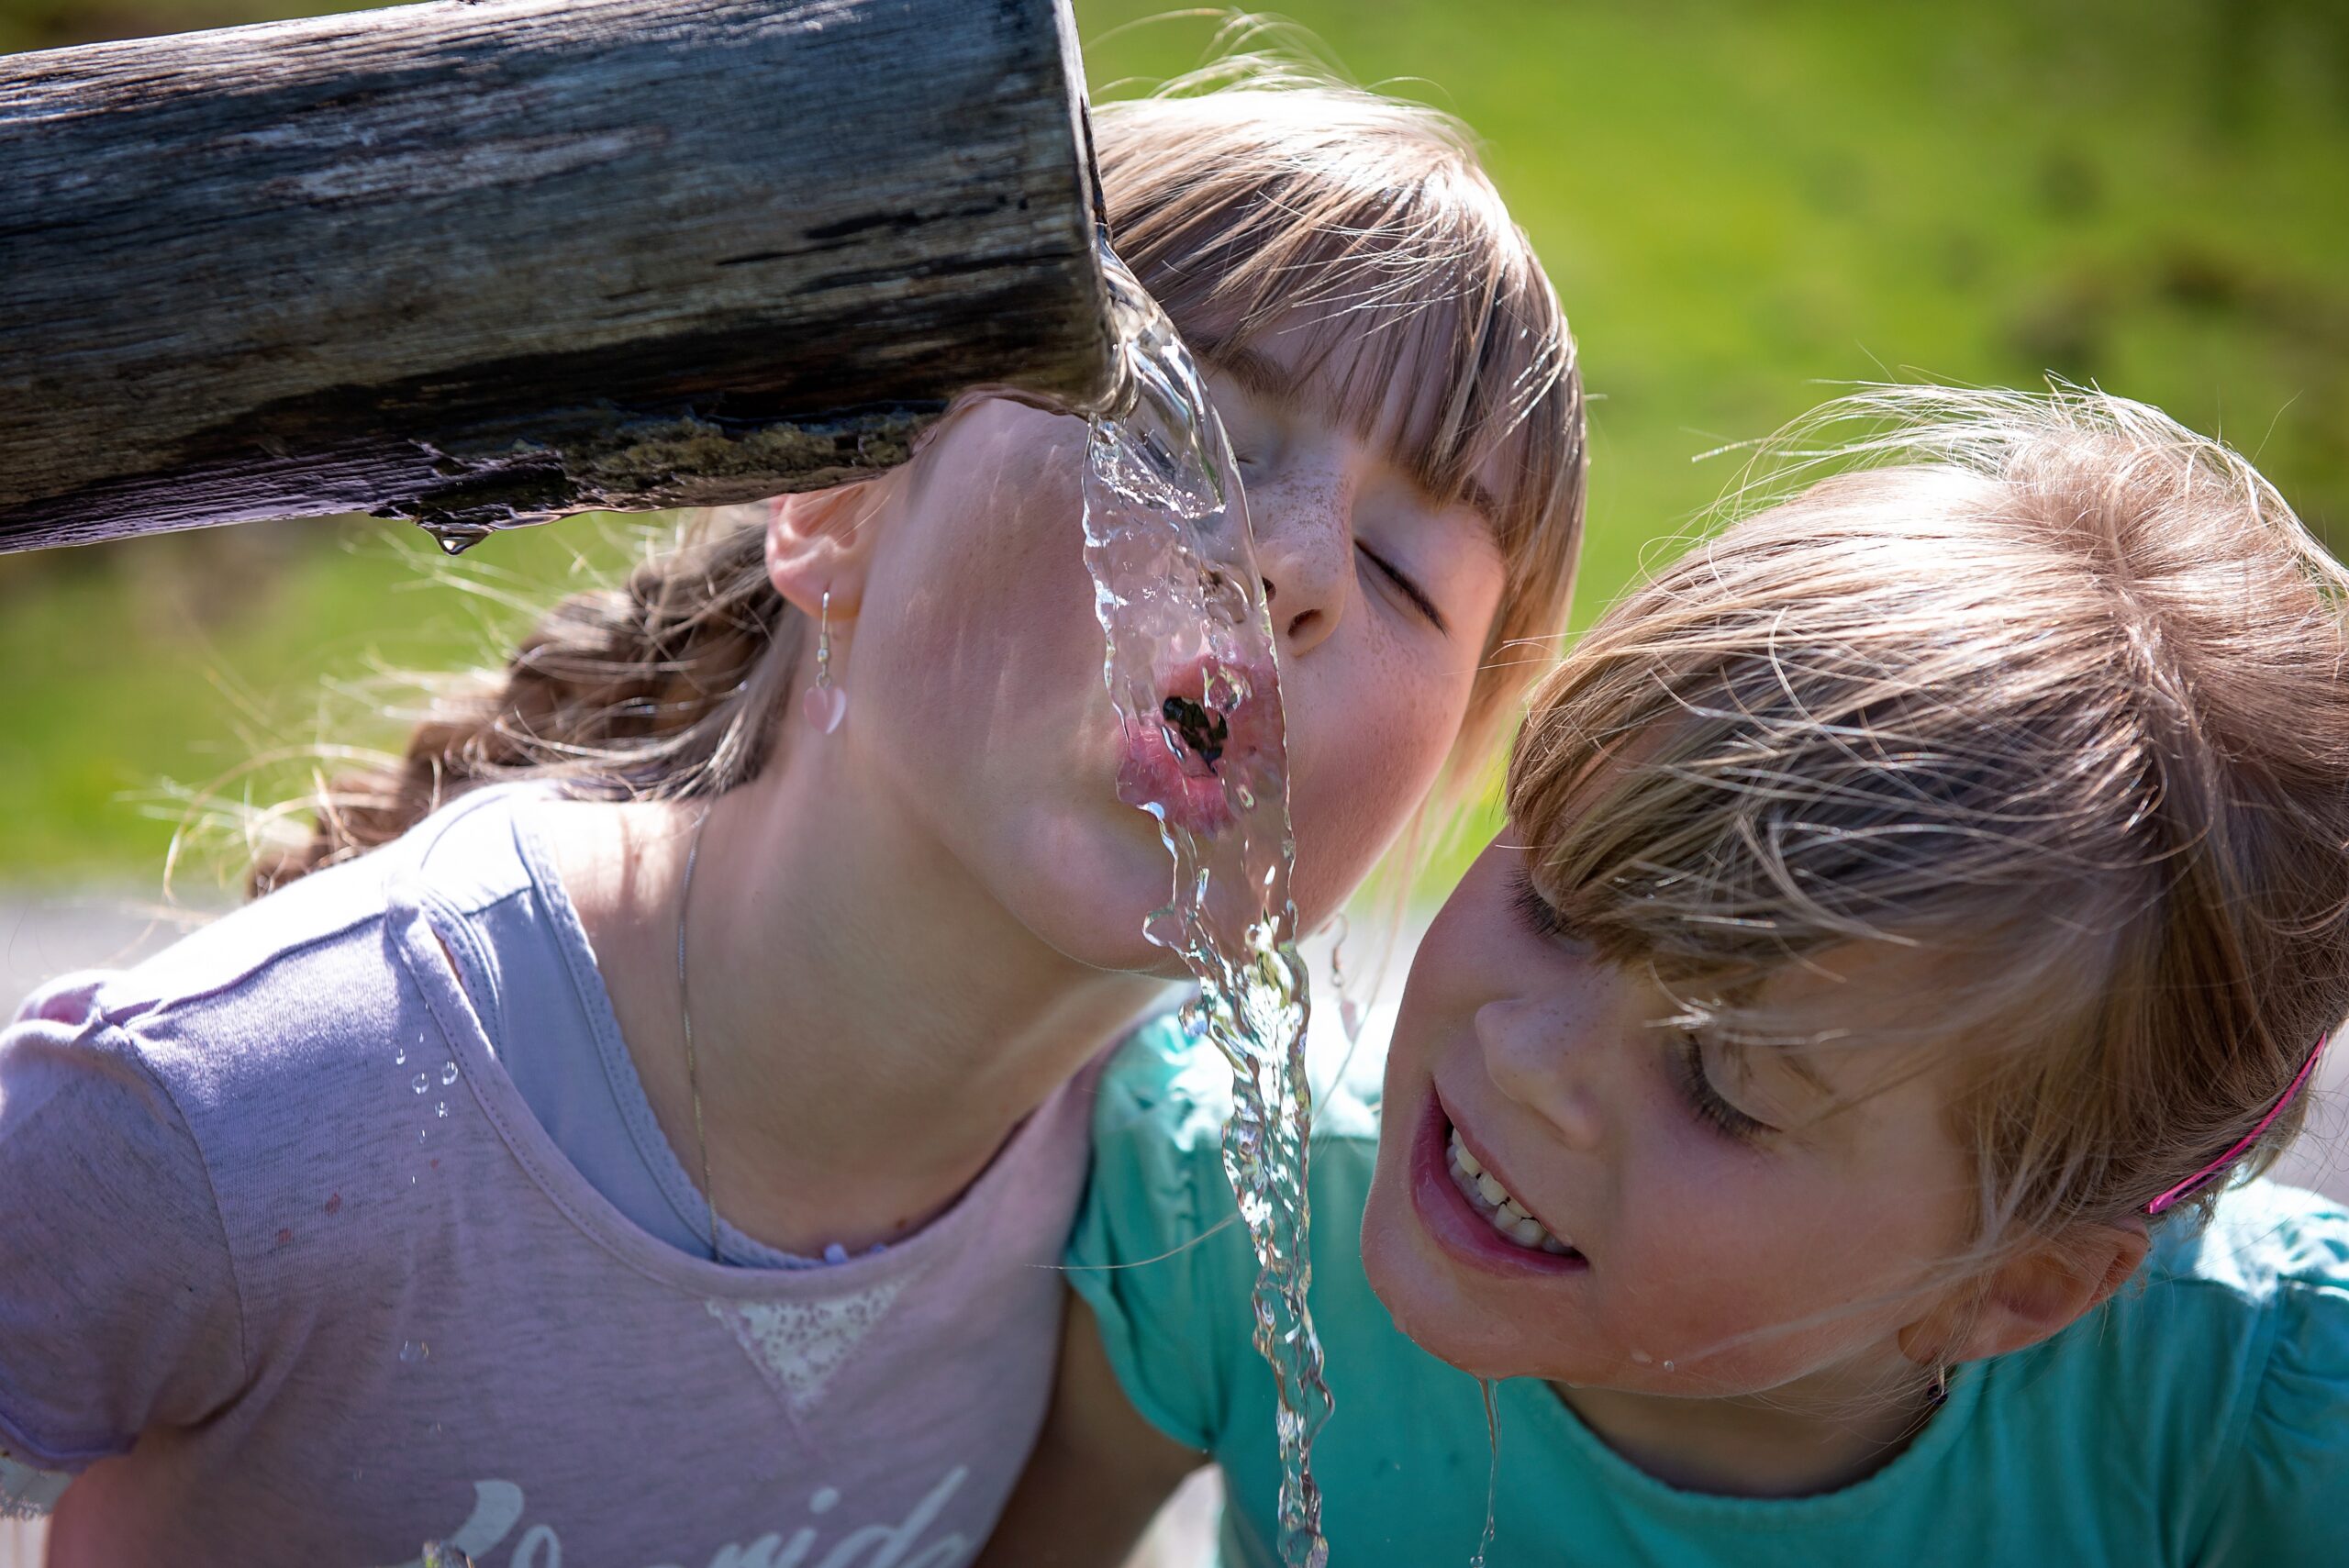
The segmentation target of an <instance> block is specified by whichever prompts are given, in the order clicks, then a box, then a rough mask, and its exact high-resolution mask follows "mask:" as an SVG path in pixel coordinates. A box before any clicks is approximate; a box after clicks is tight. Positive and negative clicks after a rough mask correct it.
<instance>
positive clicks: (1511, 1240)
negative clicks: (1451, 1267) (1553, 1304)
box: [1411, 1094, 1590, 1277]
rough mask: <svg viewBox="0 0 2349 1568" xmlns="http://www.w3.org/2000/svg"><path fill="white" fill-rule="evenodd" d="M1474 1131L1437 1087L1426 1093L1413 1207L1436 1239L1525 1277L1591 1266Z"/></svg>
mask: <svg viewBox="0 0 2349 1568" xmlns="http://www.w3.org/2000/svg"><path fill="white" fill-rule="evenodd" d="M1472 1137H1473V1135H1469V1136H1464V1135H1463V1134H1462V1132H1461V1129H1460V1128H1459V1126H1458V1124H1457V1123H1455V1122H1454V1121H1453V1116H1452V1111H1451V1109H1450V1107H1449V1106H1446V1105H1445V1104H1444V1103H1443V1099H1442V1095H1440V1094H1431V1095H1429V1096H1428V1107H1427V1115H1426V1117H1425V1118H1424V1119H1423V1120H1422V1122H1421V1124H1420V1128H1419V1137H1418V1139H1417V1140H1415V1144H1414V1147H1413V1149H1412V1158H1411V1177H1412V1179H1411V1207H1412V1208H1413V1210H1414V1211H1415V1212H1416V1214H1417V1215H1418V1217H1419V1223H1420V1224H1421V1225H1422V1226H1423V1227H1425V1228H1426V1229H1427V1232H1428V1234H1429V1235H1430V1236H1431V1238H1433V1240H1435V1242H1436V1244H1437V1245H1438V1246H1439V1247H1441V1248H1442V1250H1443V1251H1445V1252H1446V1253H1447V1254H1449V1255H1450V1256H1451V1257H1452V1258H1453V1259H1454V1260H1455V1261H1457V1262H1461V1263H1464V1264H1465V1265H1467V1266H1469V1267H1471V1268H1474V1269H1476V1270H1478V1271H1479V1272H1481V1273H1497V1274H1502V1275H1508V1276H1515V1277H1521V1276H1524V1275H1528V1274H1561V1273H1580V1272H1581V1271H1583V1270H1586V1269H1587V1268H1589V1267H1590V1260H1589V1259H1588V1258H1586V1257H1585V1256H1584V1255H1583V1254H1582V1252H1581V1251H1580V1250H1579V1249H1577V1248H1576V1247H1575V1244H1574V1239H1573V1237H1571V1236H1569V1235H1567V1234H1566V1233H1564V1231H1561V1230H1559V1229H1555V1228H1554V1227H1553V1225H1552V1224H1551V1223H1550V1221H1549V1220H1547V1219H1544V1218H1542V1216H1540V1215H1537V1214H1535V1213H1534V1212H1533V1211H1532V1210H1531V1208H1529V1207H1526V1205H1525V1204H1524V1203H1523V1202H1522V1201H1521V1200H1520V1199H1519V1197H1518V1196H1517V1195H1516V1194H1514V1193H1512V1192H1510V1191H1509V1190H1508V1181H1507V1180H1506V1178H1505V1177H1504V1176H1503V1175H1502V1174H1501V1173H1500V1172H1498V1171H1497V1170H1495V1169H1493V1167H1492V1162H1491V1160H1490V1159H1489V1157H1488V1156H1487V1155H1486V1154H1480V1153H1478V1152H1477V1151H1476V1149H1475V1146H1474V1144H1473V1142H1472Z"/></svg>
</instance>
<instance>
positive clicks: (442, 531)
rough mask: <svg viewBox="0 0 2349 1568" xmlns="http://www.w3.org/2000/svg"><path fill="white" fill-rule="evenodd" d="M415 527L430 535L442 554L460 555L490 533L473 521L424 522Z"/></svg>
mask: <svg viewBox="0 0 2349 1568" xmlns="http://www.w3.org/2000/svg"><path fill="white" fill-rule="evenodd" d="M417 527H419V528H422V529H423V530H424V531H425V532H426V533H429V534H430V535H431V536H432V539H433V542H434V543H436V544H438V545H439V546H440V551H441V553H442V554H444V555H462V554H464V553H465V551H467V550H471V549H473V546H475V545H477V544H479V543H480V542H481V541H482V540H484V539H487V538H488V537H489V535H490V530H489V529H487V528H483V527H481V526H480V525H478V524H473V523H449V522H426V523H419V524H418V525H417Z"/></svg>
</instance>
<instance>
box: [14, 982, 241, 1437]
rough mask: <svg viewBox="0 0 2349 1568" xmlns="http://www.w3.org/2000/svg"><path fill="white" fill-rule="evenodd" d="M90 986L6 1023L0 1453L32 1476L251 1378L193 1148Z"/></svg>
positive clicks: (184, 1417) (30, 1006) (198, 1410)
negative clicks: (100, 1006) (7, 1026)
mask: <svg viewBox="0 0 2349 1568" xmlns="http://www.w3.org/2000/svg"><path fill="white" fill-rule="evenodd" d="M85 978H86V979H88V980H92V981H94V980H95V976H92V977H85ZM94 993H95V987H94V985H93V984H76V977H73V976H68V977H66V978H65V979H63V980H61V981H59V982H57V983H55V984H51V985H50V986H49V987H47V988H46V989H44V990H43V991H42V992H41V993H40V994H39V995H36V996H35V997H33V998H32V999H31V1000H30V1001H28V1002H27V1003H26V1005H25V1007H24V1010H23V1011H22V1012H21V1013H20V1014H19V1015H18V1018H17V1022H16V1023H15V1024H14V1025H12V1026H11V1027H10V1028H9V1029H7V1030H6V1032H5V1033H0V1452H5V1453H6V1456H7V1457H8V1458H9V1459H11V1460H12V1461H13V1462H16V1463H17V1465H19V1466H24V1467H29V1468H31V1469H34V1470H39V1471H51V1472H65V1473H76V1472H79V1471H81V1470H83V1469H84V1468H86V1467H88V1466H89V1465H91V1464H93V1463H95V1462H97V1461H98V1460H101V1459H105V1458H106V1457H108V1456H110V1455H113V1454H117V1453H122V1452H125V1451H128V1449H129V1448H130V1447H131V1445H132V1443H133V1442H134V1440H136V1439H137V1437H138V1436H139V1433H141V1432H143V1431H147V1430H150V1429H156V1428H172V1427H184V1426H189V1425H193V1424H194V1423H195V1422H197V1421H200V1420H202V1419H203V1418H205V1417H206V1416H207V1415H209V1414H211V1413H212V1412H213V1411H215V1410H217V1408H219V1407H221V1406H222V1405H224V1404H225V1403H226V1402H228V1400H229V1399H230V1398H232V1397H233V1396H235V1394H236V1392H237V1390H238V1389H239V1387H240V1386H241V1385H243V1383H244V1381H245V1374H246V1365H245V1351H244V1346H243V1343H242V1336H241V1327H242V1326H241V1322H240V1307H239V1296H238V1290H237V1283H236V1280H235V1277H234V1273H233V1269H232V1265H231V1263H230V1262H229V1256H228V1242H227V1238H226V1236H225V1234H224V1232H223V1230H222V1227H221V1223H220V1216H219V1212H218V1209H217V1206H216V1205H215V1203H214V1201H213V1195H212V1185H211V1181H210V1178H209V1176H208V1175H207V1173H206V1170H205V1166H204V1160H203V1156H202V1154H201V1153H200V1152H199V1151H198V1149H197V1147H196V1144H195V1140H194V1139H193V1138H191V1137H190V1135H189V1133H188V1130H187V1127H186V1124H185V1123H184V1120H183V1119H182V1118H181V1116H180V1113H179V1111H178V1108H177V1107H176V1106H174V1105H173V1101H172V1098H171V1096H170V1095H169V1094H168V1093H167V1092H166V1091H165V1089H164V1088H163V1086H162V1085H161V1084H160V1083H158V1082H157V1081H156V1080H155V1078H154V1077H153V1075H152V1074H151V1073H150V1071H149V1070H148V1068H147V1065H146V1064H145V1063H144V1062H142V1061H141V1060H140V1059H139V1051H138V1050H137V1047H136V1044H135V1042H134V1041H133V1040H132V1039H131V1036H130V1035H129V1033H128V1032H127V1031H126V1029H123V1028H121V1027H117V1025H116V1024H114V1023H113V1022H111V1021H109V1020H108V1019H106V1018H105V1017H104V1016H103V1015H102V1013H101V1012H100V1010H99V1007H98V1006H97V1003H96V1000H95V994H94ZM133 1027H135V1020H134V1021H133Z"/></svg>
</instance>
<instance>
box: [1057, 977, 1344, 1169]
mask: <svg viewBox="0 0 2349 1568" xmlns="http://www.w3.org/2000/svg"><path fill="white" fill-rule="evenodd" d="M1377 1068H1378V1057H1377V1053H1375V1052H1372V1051H1364V1052H1362V1053H1359V1054H1357V1053H1356V1052H1354V1051H1352V1050H1350V1049H1349V1048H1347V1047H1346V1046H1345V1045H1344V1043H1343V1042H1342V1041H1336V1042H1331V1043H1330V1045H1329V1046H1327V1047H1326V1048H1325V1047H1324V1046H1323V1045H1322V1043H1321V1042H1320V1041H1316V1042H1315V1046H1314V1049H1313V1050H1312V1051H1310V1052H1309V1053H1308V1061H1307V1073H1308V1077H1309V1078H1310V1079H1311V1081H1312V1084H1313V1090H1314V1117H1313V1138H1314V1145H1315V1149H1316V1151H1317V1152H1318V1151H1319V1150H1320V1148H1321V1147H1323V1146H1324V1145H1343V1144H1357V1145H1358V1144H1370V1145H1375V1143H1376V1142H1377V1141H1378V1095H1377ZM1231 1109H1232V1074H1231V1066H1230V1062H1226V1061H1225V1060H1224V1058H1223V1056H1222V1055H1221V1053H1219V1051H1217V1050H1216V1048H1215V1047H1214V1046H1213V1045H1212V1044H1210V1043H1209V1042H1208V1040H1205V1039H1203V1038H1201V1037H1199V1036H1197V1035H1195V1034H1194V1033H1192V1031H1191V1030H1190V1029H1188V1028H1186V1026H1185V1024H1184V1022H1183V1019H1182V1018H1181V1017H1180V1016H1179V1015H1178V1014H1175V1013H1171V1012H1170V1013H1166V1014H1163V1015H1161V1016H1160V1017H1157V1018H1152V1019H1151V1020H1150V1021H1149V1022H1148V1023H1146V1024H1143V1025H1142V1026H1141V1028H1139V1029H1135V1030H1134V1031H1133V1032H1132V1033H1131V1034H1130V1035H1128V1036H1127V1037H1126V1038H1125V1039H1124V1040H1122V1041H1120V1042H1119V1045H1118V1047H1117V1049H1116V1050H1115V1051H1112V1052H1111V1053H1110V1056H1109V1059H1108V1066H1107V1068H1106V1069H1105V1070H1104V1072H1103V1073H1102V1075H1101V1086H1100V1093H1099V1096H1098V1098H1097V1101H1096V1106H1095V1110H1094V1116H1093V1136H1094V1139H1095V1140H1096V1142H1097V1143H1099V1144H1110V1145H1120V1144H1122V1145H1130V1146H1146V1147H1151V1148H1156V1149H1163V1150H1167V1151H1178V1152H1180V1153H1182V1154H1185V1155H1196V1154H1197V1153H1198V1152H1199V1151H1202V1150H1204V1151H1207V1152H1208V1154H1209V1155H1213V1154H1214V1152H1215V1151H1216V1150H1217V1149H1218V1148H1219V1146H1220V1144H1221V1142H1222V1139H1223V1129H1224V1126H1225V1124H1226V1123H1227V1122H1229V1121H1230V1118H1231Z"/></svg>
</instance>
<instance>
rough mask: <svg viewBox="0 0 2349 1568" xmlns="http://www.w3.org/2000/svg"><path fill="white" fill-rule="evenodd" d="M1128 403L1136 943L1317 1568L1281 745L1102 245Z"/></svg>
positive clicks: (1233, 492) (1273, 695) (1176, 401)
mask: <svg viewBox="0 0 2349 1568" xmlns="http://www.w3.org/2000/svg"><path fill="white" fill-rule="evenodd" d="M1101 263H1102V270H1103V272H1105V273H1106V274H1107V276H1108V282H1109V291H1110V306H1111V318H1112V321H1113V323H1114V325H1115V327H1116V329H1117V338H1118V352H1119V361H1120V365H1119V368H1120V373H1121V384H1120V388H1119V395H1117V396H1116V397H1115V398H1114V399H1113V401H1112V403H1111V404H1110V406H1108V408H1107V409H1105V410H1103V411H1101V412H1098V413H1096V414H1095V415H1094V416H1093V417H1092V419H1091V438H1090V440H1089V441H1088V443H1087V450H1086V462H1085V565H1086V566H1087V568H1088V569H1089V570H1090V571H1091V572H1092V573H1093V583H1094V608H1095V610H1096V612H1097V614H1098V616H1099V617H1100V620H1101V629H1102V631H1103V633H1104V635H1105V636H1106V637H1107V639H1108V658H1107V661H1106V662H1105V665H1104V670H1103V673H1104V675H1105V678H1106V679H1107V681H1108V688H1109V696H1110V700H1111V701H1112V702H1113V703H1114V704H1115V705H1116V706H1117V710H1118V715H1119V719H1120V720H1121V721H1122V723H1123V724H1124V726H1125V730H1126V738H1127V747H1128V750H1127V758H1128V761H1127V765H1126V767H1125V769H1124V771H1123V772H1122V773H1121V774H1120V777H1119V796H1120V798H1122V799H1124V800H1125V801H1126V802H1127V803H1128V804H1130V805H1133V806H1141V808H1142V809H1144V810H1146V811H1148V812H1149V813H1150V814H1151V815H1152V817H1155V818H1157V820H1158V827H1159V833H1160V836H1161V837H1162V838H1163V840H1165V843H1166V849H1167V852H1168V853H1169V854H1170V855H1172V856H1173V857H1174V862H1175V883H1174V897H1173V898H1172V899H1171V900H1170V901H1169V903H1168V904H1167V906H1165V907H1164V908H1163V909H1160V910H1159V911H1157V912H1156V913H1155V914H1154V915H1152V917H1151V919H1150V923H1149V925H1148V927H1147V928H1146V929H1147V933H1148V935H1149V937H1150V939H1151V940H1152V941H1154V942H1157V943H1158V944H1159V945H1161V946H1163V947H1164V948H1166V949H1168V950H1169V951H1172V952H1174V953H1175V954H1177V955H1178V956H1179V957H1180V958H1181V959H1182V961H1183V962H1184V964H1185V965H1186V967H1187V968H1188V969H1189V970H1190V972H1191V973H1192V974H1193V976H1195V977H1196V978H1197V981H1198V984H1199V994H1198V995H1197V998H1195V999H1194V1000H1193V1001H1192V1002H1191V1003H1190V1004H1189V1005H1188V1006H1186V1008H1185V1010H1184V1015H1183V1021H1184V1024H1185V1026H1186V1028H1187V1029H1190V1030H1191V1032H1192V1033H1193V1035H1194V1036H1195V1037H1197V1038H1200V1039H1204V1040H1208V1041H1209V1042H1211V1043H1212V1044H1213V1045H1214V1046H1215V1048H1216V1049H1217V1050H1218V1051H1220V1052H1221V1053H1222V1055H1223V1057H1224V1058H1225V1060H1226V1061H1227V1062H1230V1066H1231V1073H1232V1080H1233V1086H1234V1096H1233V1097H1234V1101H1235V1106H1234V1110H1233V1113H1232V1117H1231V1120H1230V1125H1229V1126H1228V1127H1227V1128H1226V1129H1225V1132H1224V1140H1223V1167H1224V1173H1225V1174H1226V1175H1227V1176H1229V1177H1230V1181H1231V1187H1232V1191H1233V1193H1234V1194H1235V1195H1237V1197H1238V1199H1239V1204H1240V1213H1241V1218H1242V1219H1243V1220H1244V1222H1245V1223H1246V1225H1247V1228H1248V1235H1249V1238H1250V1240H1251V1241H1252V1243H1253V1245H1254V1248H1255V1252H1256V1262H1257V1276H1256V1285H1255V1291H1254V1296H1253V1307H1254V1315H1255V1327H1254V1333H1255V1342H1256V1348H1257V1349H1258V1350H1259V1351H1262V1352H1263V1353H1264V1359H1265V1360H1266V1361H1267V1362H1270V1363H1271V1365H1272V1370H1273V1375H1274V1378H1275V1383H1276V1384H1277V1386H1278V1394H1279V1407H1278V1415H1277V1418H1276V1419H1277V1422H1278V1436H1279V1441H1280V1452H1281V1461H1282V1477H1281V1491H1280V1532H1279V1533H1280V1540H1279V1551H1280V1554H1281V1561H1282V1562H1284V1563H1286V1564H1287V1565H1288V1568H1322V1565H1323V1564H1325V1563H1326V1562H1328V1560H1329V1544H1328V1542H1327V1541H1325V1540H1323V1539H1322V1535H1321V1500H1320V1494H1319V1491H1318V1489H1317V1488H1316V1487H1315V1485H1314V1483H1313V1473H1312V1468H1311V1464H1310V1459H1309V1451H1310V1448H1311V1445H1312V1441H1313V1436H1314V1433H1315V1432H1316V1431H1318V1430H1319V1428H1320V1426H1321V1423H1322V1422H1323V1421H1324V1420H1325V1419H1326V1418H1328V1416H1329V1413H1330V1391H1329V1388H1328V1386H1327V1385H1325V1384H1324V1383H1323V1381H1322V1376H1321V1346H1320V1342H1319V1340H1318V1339H1316V1338H1315V1336H1314V1332H1313V1317H1312V1313H1311V1312H1310V1311H1309V1310H1308V1307H1307V1303H1306V1292H1307V1287H1308V1284H1309V1283H1310V1281H1311V1277H1312V1264H1311V1260H1310V1257H1309V1255H1308V1252H1307V1251H1306V1239H1307V1228H1308V1218H1309V1216H1308V1204H1307V1199H1306V1174H1307V1150H1308V1141H1309V1139H1310V1136H1311V1132H1312V1127H1313V1098H1312V1092H1311V1089H1310V1087H1309V1085H1308V1083H1307V1081H1306V1075H1305V1033H1306V1018H1307V1008H1308V998H1307V980H1306V969H1305V965H1304V963H1303V962H1302V961H1301V960H1300V959H1299V958H1298V957H1297V942H1296V936H1297V931H1296V927H1297V908H1296V906H1295V904H1294V903H1293V902H1292V901H1291V899H1290V896H1289V871H1290V866H1291V863H1292V862H1293V860H1294V858H1295V847H1294V845H1293V843H1292V841H1291V840H1290V835H1289V820H1288V776H1287V757H1286V741H1285V737H1286V730H1285V727H1284V725H1283V722H1282V717H1281V708H1280V686H1279V682H1278V678H1277V676H1276V673H1275V658H1274V644H1273V628H1272V618H1271V616H1270V614H1269V613H1268V609H1267V606H1266V605H1265V602H1264V588H1263V582H1264V580H1263V578H1262V577H1261V576H1259V575H1258V573H1257V570H1256V562H1255V550H1254V544H1253V541H1252V537H1251V535H1250V532H1249V526H1248V513H1247V505H1246V501H1245V498H1244V495H1243V493H1242V491H1241V484H1240V480H1239V474H1238V471H1237V469H1236V467H1235V465H1234V464H1233V462H1232V457H1231V448H1230V443H1229V442H1228V441H1227V440H1226V439H1225V437H1224V432H1223V425H1222V422H1221V421H1220V420H1219V419H1218V418H1217V417H1216V413H1215V408H1214V406H1213V405H1212V404H1211V403H1210V402H1209V401H1208V396H1207V393H1206V389H1205V387H1204V386H1203V385H1202V384H1201V382H1200V379H1199V373H1198V370H1197V366H1196V365H1195V364H1194V363H1193V361H1192V359H1191V355H1190V353H1189V351H1188V350H1186V348H1185V347H1184V345H1183V341H1182V339H1181V338H1180V337H1179V336H1178V335H1177V334H1176V332H1175V328H1174V324H1173V323H1172V322H1171V321H1169V320H1168V319H1167V317H1166V315H1165V313H1164V312H1163V310H1161V309H1160V308H1159V306H1158V303H1157V302H1156V301H1155V300H1153V299H1152V298H1151V296H1150V295H1149V294H1148V293H1147V292H1145V291H1144V290H1143V288H1142V287H1141V284H1139V283H1138V282H1136V281H1135V279H1134V276H1133V274H1132V273H1131V272H1129V271H1127V269H1126V266H1125V264H1124V263H1123V262H1122V261H1119V259H1118V258H1117V256H1116V255H1115V254H1114V253H1112V252H1111V251H1110V250H1108V247H1107V246H1106V245H1104V246H1103V248H1102V251H1101Z"/></svg>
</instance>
